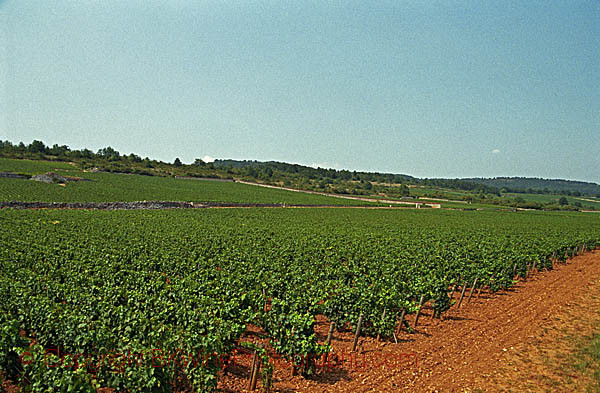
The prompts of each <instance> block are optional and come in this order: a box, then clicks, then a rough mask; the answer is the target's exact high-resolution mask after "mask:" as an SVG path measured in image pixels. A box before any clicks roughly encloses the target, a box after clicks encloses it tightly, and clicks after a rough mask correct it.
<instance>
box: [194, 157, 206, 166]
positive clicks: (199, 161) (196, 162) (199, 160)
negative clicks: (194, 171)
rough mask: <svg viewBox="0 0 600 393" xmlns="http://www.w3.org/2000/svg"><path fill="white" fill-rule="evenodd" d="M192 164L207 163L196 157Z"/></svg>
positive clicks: (200, 164) (201, 164)
mask: <svg viewBox="0 0 600 393" xmlns="http://www.w3.org/2000/svg"><path fill="white" fill-rule="evenodd" d="M192 165H194V166H204V165H206V163H205V162H204V161H203V160H201V159H200V158H196V159H195V160H194V163H193V164H192Z"/></svg>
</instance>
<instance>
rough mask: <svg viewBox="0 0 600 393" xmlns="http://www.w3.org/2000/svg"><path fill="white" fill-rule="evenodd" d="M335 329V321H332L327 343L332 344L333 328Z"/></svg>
mask: <svg viewBox="0 0 600 393" xmlns="http://www.w3.org/2000/svg"><path fill="white" fill-rule="evenodd" d="M334 329H335V322H331V324H330V325H329V333H327V341H325V345H329V344H331V338H332V337H333V330H334Z"/></svg>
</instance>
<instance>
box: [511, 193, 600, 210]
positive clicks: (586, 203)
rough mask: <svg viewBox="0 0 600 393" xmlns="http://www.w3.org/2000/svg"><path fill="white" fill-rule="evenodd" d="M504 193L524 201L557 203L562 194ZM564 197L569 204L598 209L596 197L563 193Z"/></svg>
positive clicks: (598, 202) (599, 204) (598, 204)
mask: <svg viewBox="0 0 600 393" xmlns="http://www.w3.org/2000/svg"><path fill="white" fill-rule="evenodd" d="M503 195H506V196H508V197H510V198H518V197H521V198H523V199H525V200H526V201H533V202H542V203H549V202H554V203H558V200H559V199H560V198H561V197H562V196H563V195H549V194H503ZM565 198H567V200H568V201H569V205H574V204H575V203H576V202H579V203H581V206H583V207H591V208H598V209H600V200H598V198H594V197H587V196H586V197H574V196H568V195H565Z"/></svg>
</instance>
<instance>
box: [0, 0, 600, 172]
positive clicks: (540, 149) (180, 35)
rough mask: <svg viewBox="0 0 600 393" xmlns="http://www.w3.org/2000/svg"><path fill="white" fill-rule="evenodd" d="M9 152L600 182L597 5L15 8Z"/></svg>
mask: <svg viewBox="0 0 600 393" xmlns="http://www.w3.org/2000/svg"><path fill="white" fill-rule="evenodd" d="M0 34H1V36H0V56H1V57H0V59H1V60H2V65H1V68H0V89H1V90H0V93H1V94H0V111H1V113H0V127H1V128H0V139H9V140H12V141H14V142H16V141H21V140H22V141H24V142H30V141H31V140H33V139H41V140H43V141H45V142H46V143H49V144H53V143H59V144H67V145H69V146H71V147H73V148H83V147H89V148H92V149H94V150H96V149H98V148H101V147H104V146H108V145H110V146H113V147H114V148H116V149H117V150H119V151H121V152H123V153H130V152H135V153H136V154H139V155H141V156H149V157H151V158H158V159H162V160H165V161H172V160H173V159H174V158H175V157H180V158H181V159H182V160H183V161H184V162H191V161H193V160H194V158H196V157H200V158H202V157H205V156H210V157H216V158H237V159H258V160H278V161H286V162H295V163H302V164H307V165H319V166H327V167H334V168H347V169H355V170H368V171H382V172H394V173H406V174H410V175H414V176H419V177H470V176H486V177H489V176H538V177H549V178H568V179H577V180H588V181H594V182H600V171H599V170H598V169H599V168H600V158H599V157H600V154H599V152H598V150H599V148H600V71H599V70H600V2H598V1H514V2H513V1H502V2H498V1H484V2H481V1H458V2H451V1H419V2H416V1H414V2H413V1H389V2H387V1H383V2H379V1H355V2H354V1H345V2H333V1H314V2H312V1H295V2H291V1H264V2H262V1H261V2H254V1H240V2H228V1H211V2H209V1H181V0H173V1H168V0H163V1H154V0H145V1H138V0H130V1H92V0H77V1H75V0H62V1H51V0H46V1H28V0H19V1H16V0H5V1H1V2H0Z"/></svg>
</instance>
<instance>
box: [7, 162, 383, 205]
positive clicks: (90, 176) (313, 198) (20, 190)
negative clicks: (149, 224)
mask: <svg viewBox="0 0 600 393" xmlns="http://www.w3.org/2000/svg"><path fill="white" fill-rule="evenodd" d="M2 171H6V172H15V173H24V174H27V175H32V174H41V173H46V172H52V171H55V172H56V173H58V174H60V175H63V176H72V177H78V178H82V179H86V180H89V181H74V182H68V183H66V184H65V185H64V186H61V185H59V184H47V183H41V182H36V181H31V180H28V179H11V178H1V177H0V201H25V202H117V201H125V202H131V201H142V200H148V201H192V202H231V203H279V204H281V203H287V204H312V205H354V206H368V205H370V206H373V205H375V204H374V203H369V202H363V201H355V200H349V199H339V198H332V197H328V196H323V195H314V194H305V193H299V192H293V191H286V190H277V189H265V188H262V187H256V186H252V185H247V184H240V183H233V182H219V181H211V180H188V179H176V178H174V177H160V176H142V175H133V174H131V175H130V174H113V173H101V172H100V173H93V172H83V171H81V170H77V169H75V168H74V167H72V166H71V165H69V164H67V163H63V162H49V161H27V160H11V159H6V158H0V172H2Z"/></svg>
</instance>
